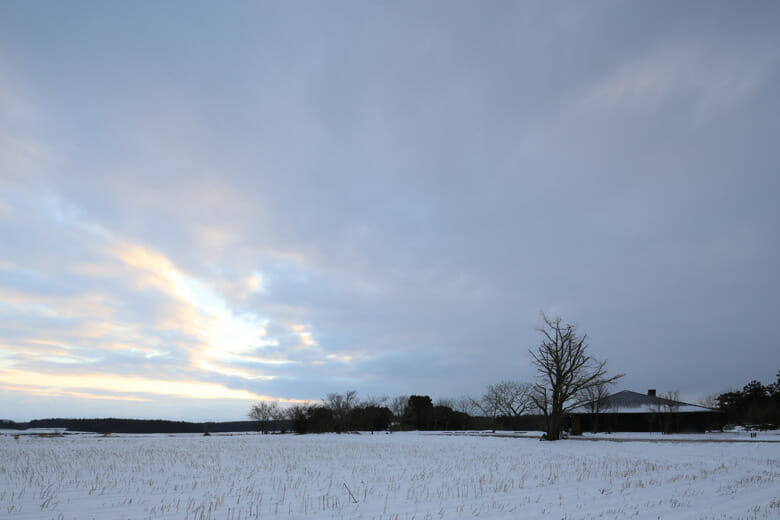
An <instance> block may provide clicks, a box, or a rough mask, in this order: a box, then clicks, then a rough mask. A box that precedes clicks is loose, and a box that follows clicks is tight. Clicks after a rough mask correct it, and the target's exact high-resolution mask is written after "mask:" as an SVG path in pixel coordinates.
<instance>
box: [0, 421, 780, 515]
mask: <svg viewBox="0 0 780 520" xmlns="http://www.w3.org/2000/svg"><path fill="white" fill-rule="evenodd" d="M628 435H645V436H652V435H653V434H621V435H613V436H611V439H612V440H614V439H619V440H623V441H624V442H609V441H607V440H601V439H599V438H594V437H593V436H585V437H584V438H585V439H592V440H591V441H590V442H585V441H583V440H580V439H571V440H564V441H559V442H539V441H538V439H535V438H523V437H519V436H517V437H497V436H490V435H484V434H483V435H446V434H438V435H432V434H423V433H416V432H411V433H395V434H392V435H385V434H376V435H370V434H366V433H364V434H361V435H335V434H324V435H305V436H296V435H265V436H263V435H256V434H251V435H219V434H213V435H211V436H209V437H204V436H196V435H121V436H114V435H112V436H108V437H103V436H89V435H65V436H63V437H52V436H37V435H19V436H18V438H16V437H15V435H12V434H8V435H0V461H1V462H0V518H3V519H9V520H10V519H36V520H37V519H48V518H51V519H62V520H67V519H90V518H95V519H108V520H111V519H128V518H149V519H163V518H166V519H207V518H212V519H229V520H243V519H249V518H264V519H265V518H288V519H290V518H344V519H351V518H355V519H357V518H362V519H377V520H380V519H381V520H385V519H394V520H411V519H415V520H423V519H447V518H472V517H474V516H478V517H479V518H507V519H514V518H551V519H556V520H557V519H561V518H566V519H569V520H573V519H591V518H637V519H657V518H675V519H677V518H681V519H697V520H698V519H701V520H706V519H724V518H759V519H760V518H772V519H777V518H780V486H779V485H778V483H780V443H778V442H766V441H767V440H769V441H771V440H773V439H774V440H777V439H778V438H777V435H776V433H775V437H768V438H767V439H765V440H764V441H763V442H713V440H717V438H716V439H713V438H711V436H710V437H708V436H696V435H685V436H683V437H684V439H680V440H676V439H673V438H670V436H657V437H648V438H645V439H643V440H638V441H630V440H629V439H630V438H629V437H628ZM735 435H744V436H746V437H747V436H748V433H747V432H735ZM661 437H663V438H664V439H665V440H672V441H674V442H658V440H664V439H661ZM686 440H687V441H690V440H695V441H697V442H685V441H686ZM721 440H731V441H740V440H742V439H741V438H735V439H728V438H726V437H723V438H721ZM352 497H354V500H353V498H352Z"/></svg>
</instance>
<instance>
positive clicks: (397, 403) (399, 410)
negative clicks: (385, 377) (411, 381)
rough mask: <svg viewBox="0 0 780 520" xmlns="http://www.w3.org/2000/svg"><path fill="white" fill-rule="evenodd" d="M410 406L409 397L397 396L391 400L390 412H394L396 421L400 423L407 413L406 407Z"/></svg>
mask: <svg viewBox="0 0 780 520" xmlns="http://www.w3.org/2000/svg"><path fill="white" fill-rule="evenodd" d="M408 404H409V396H408V395H397V396H395V397H393V398H392V399H391V400H390V411H391V412H393V415H394V416H395V418H396V420H398V421H400V420H401V418H402V417H403V416H404V414H405V413H406V406H407V405H408Z"/></svg>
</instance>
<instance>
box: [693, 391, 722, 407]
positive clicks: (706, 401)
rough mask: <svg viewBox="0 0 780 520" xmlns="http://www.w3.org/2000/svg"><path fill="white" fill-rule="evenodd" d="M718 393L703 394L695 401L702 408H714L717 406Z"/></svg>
mask: <svg viewBox="0 0 780 520" xmlns="http://www.w3.org/2000/svg"><path fill="white" fill-rule="evenodd" d="M719 395H720V393H714V394H710V395H705V396H704V397H702V398H701V399H699V400H698V401H697V404H698V405H699V406H703V407H704V408H710V409H712V410H716V409H717V408H718V396H719Z"/></svg>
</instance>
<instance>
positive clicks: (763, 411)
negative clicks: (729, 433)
mask: <svg viewBox="0 0 780 520" xmlns="http://www.w3.org/2000/svg"><path fill="white" fill-rule="evenodd" d="M715 401H716V403H717V407H718V409H719V410H721V411H723V412H724V414H725V416H726V422H727V423H730V424H740V425H743V426H755V427H758V428H761V429H772V428H775V427H777V426H780V372H778V373H777V381H775V382H774V383H771V384H769V385H766V386H764V385H762V384H761V383H760V382H759V381H751V382H750V383H748V384H746V385H745V386H744V387H743V388H742V390H735V391H733V392H725V393H722V394H720V395H719V396H717V397H716V398H715Z"/></svg>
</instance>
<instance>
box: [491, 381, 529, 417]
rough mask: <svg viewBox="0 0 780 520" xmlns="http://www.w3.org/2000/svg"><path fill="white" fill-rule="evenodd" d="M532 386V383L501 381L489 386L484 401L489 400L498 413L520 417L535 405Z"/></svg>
mask: <svg viewBox="0 0 780 520" xmlns="http://www.w3.org/2000/svg"><path fill="white" fill-rule="evenodd" d="M532 388H533V385H532V384H531V383H521V382H519V381H501V382H500V383H496V384H494V385H490V386H488V389H487V392H485V395H483V396H482V401H483V402H489V403H490V406H492V407H493V408H495V409H496V413H497V415H504V416H506V417H519V416H521V415H522V414H523V413H525V412H526V411H528V410H529V409H530V408H531V407H532V406H533V401H531V390H532Z"/></svg>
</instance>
